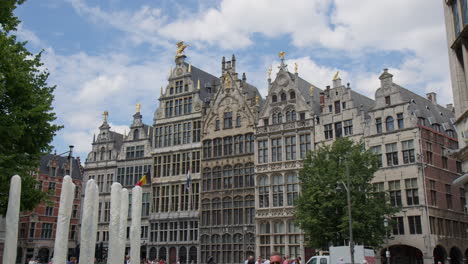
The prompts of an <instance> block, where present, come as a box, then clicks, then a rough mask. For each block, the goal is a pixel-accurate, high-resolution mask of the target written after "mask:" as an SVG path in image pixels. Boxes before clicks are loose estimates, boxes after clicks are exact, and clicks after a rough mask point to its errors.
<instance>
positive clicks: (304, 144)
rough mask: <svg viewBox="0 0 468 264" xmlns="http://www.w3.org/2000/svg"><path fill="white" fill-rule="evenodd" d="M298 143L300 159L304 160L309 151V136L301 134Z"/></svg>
mask: <svg viewBox="0 0 468 264" xmlns="http://www.w3.org/2000/svg"><path fill="white" fill-rule="evenodd" d="M299 141H300V142H299V143H300V147H299V148H300V151H301V154H300V155H301V159H305V158H306V156H307V153H308V152H309V151H310V149H311V143H310V134H303V135H300V136H299Z"/></svg>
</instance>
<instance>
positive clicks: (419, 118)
mask: <svg viewBox="0 0 468 264" xmlns="http://www.w3.org/2000/svg"><path fill="white" fill-rule="evenodd" d="M418 125H420V126H425V125H426V119H425V118H424V117H418Z"/></svg>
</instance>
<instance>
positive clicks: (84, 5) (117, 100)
mask: <svg viewBox="0 0 468 264" xmlns="http://www.w3.org/2000/svg"><path fill="white" fill-rule="evenodd" d="M443 2H444V1H442V0H411V1H408V0H392V1H385V0H353V1H350V0H288V1H284V0H283V1H281V0H255V1H253V0H186V1H173V0H172V1H170V0H132V1H128V0H28V1H26V2H25V3H24V4H23V5H21V6H20V7H18V8H17V9H16V11H15V13H16V15H17V16H18V17H19V18H20V20H22V24H21V25H20V27H19V28H18V31H17V32H16V33H15V34H16V35H17V36H18V38H19V39H20V40H27V41H28V44H27V47H28V49H29V50H30V51H31V52H33V53H37V52H39V51H41V50H43V57H42V60H43V62H44V68H45V69H46V70H48V71H49V72H50V77H49V80H48V82H49V84H50V85H56V86H57V88H56V90H55V92H54V94H55V101H54V103H53V105H54V111H55V113H56V114H57V117H58V118H57V120H56V123H58V124H61V125H64V128H63V129H62V130H60V131H59V132H58V133H57V135H56V136H55V138H54V141H53V142H52V145H53V146H54V148H55V149H56V150H57V152H58V153H62V152H65V151H67V150H68V145H74V146H75V153H74V154H75V155H78V156H80V157H81V160H82V161H84V160H85V158H86V156H87V154H88V152H89V151H90V150H91V143H92V139H93V134H95V133H97V132H98V131H99V129H98V127H99V126H100V125H101V124H102V119H103V112H104V111H108V112H109V116H108V122H109V124H110V126H111V127H112V128H111V130H114V131H117V132H120V133H123V132H124V131H125V130H126V131H127V132H128V131H129V126H130V125H131V122H132V120H133V117H132V116H133V114H134V113H135V105H136V104H137V103H141V113H142V115H143V120H144V122H145V123H146V124H150V125H152V124H153V115H154V112H155V110H156V108H157V107H158V106H159V101H158V97H159V91H160V87H161V86H163V87H165V86H166V85H167V77H168V72H169V69H170V68H171V66H174V55H175V51H176V45H175V44H176V43H177V42H178V41H180V40H182V41H184V42H185V43H187V44H189V45H190V46H189V47H188V48H187V49H186V50H185V54H186V55H187V61H188V62H190V63H192V65H195V66H197V67H199V68H201V69H203V70H205V71H207V72H209V73H211V74H213V75H215V76H220V75H221V58H222V56H225V57H226V58H230V57H231V56H232V54H235V55H236V61H237V66H236V67H237V71H238V72H239V73H243V72H245V73H246V75H247V81H248V82H249V83H251V84H253V85H255V86H256V87H257V88H258V89H259V91H260V93H261V94H262V95H263V96H266V95H267V70H268V68H269V67H270V66H271V65H273V73H272V77H274V76H275V75H274V74H275V73H276V71H277V70H278V69H277V68H276V67H274V66H275V65H278V64H279V58H278V52H280V51H285V52H286V63H287V64H289V65H290V66H289V68H290V71H291V72H292V71H293V68H294V67H293V65H294V63H297V64H298V72H299V76H301V77H302V78H303V79H305V80H307V81H308V82H310V83H312V84H314V85H316V86H318V87H320V88H324V87H325V86H326V85H331V82H332V78H333V76H334V75H335V72H336V71H340V77H341V79H342V80H343V83H348V82H349V83H350V84H351V88H352V89H354V90H356V91H358V92H360V93H362V94H365V95H367V96H369V97H370V98H374V94H375V91H376V90H377V88H378V87H379V79H378V76H379V75H380V74H381V73H382V70H383V69H384V68H388V69H389V71H390V73H392V74H393V75H394V82H396V83H398V84H400V85H402V86H404V87H406V88H408V89H410V90H412V91H414V92H416V93H417V94H420V95H422V96H424V95H425V94H426V93H428V92H436V93H437V94H438V98H437V100H438V102H439V104H441V105H446V104H448V103H452V102H453V99H452V90H451V83H450V75H449V65H448V53H447V42H446V33H445V24H444V17H443V6H442V5H443Z"/></svg>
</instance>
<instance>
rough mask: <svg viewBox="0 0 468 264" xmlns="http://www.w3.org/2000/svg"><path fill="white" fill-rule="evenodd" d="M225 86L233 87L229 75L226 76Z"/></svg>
mask: <svg viewBox="0 0 468 264" xmlns="http://www.w3.org/2000/svg"><path fill="white" fill-rule="evenodd" d="M224 88H231V78H229V76H228V75H226V76H225V77H224Z"/></svg>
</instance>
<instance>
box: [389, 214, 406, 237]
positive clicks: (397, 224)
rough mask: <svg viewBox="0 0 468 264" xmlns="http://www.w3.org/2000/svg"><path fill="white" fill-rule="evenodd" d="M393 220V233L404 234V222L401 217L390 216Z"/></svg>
mask: <svg viewBox="0 0 468 264" xmlns="http://www.w3.org/2000/svg"><path fill="white" fill-rule="evenodd" d="M392 220H393V234H394V235H404V234H405V224H404V223H403V217H392Z"/></svg>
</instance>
